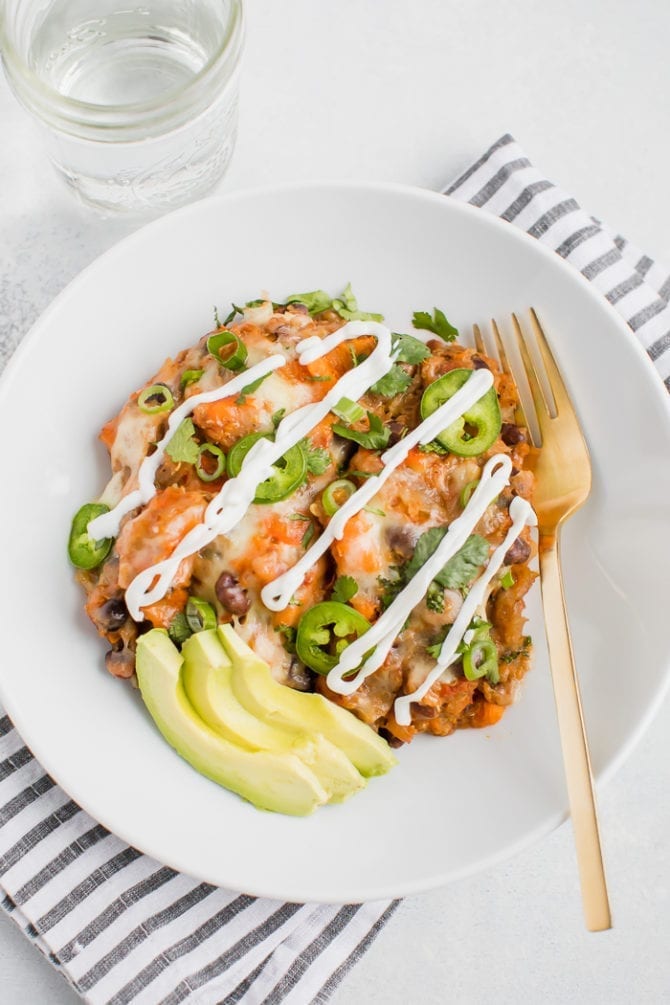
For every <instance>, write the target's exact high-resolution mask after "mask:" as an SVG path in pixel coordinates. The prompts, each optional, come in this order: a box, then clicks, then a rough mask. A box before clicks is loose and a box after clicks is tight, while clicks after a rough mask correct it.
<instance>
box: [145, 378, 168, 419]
mask: <svg viewBox="0 0 670 1005" xmlns="http://www.w3.org/2000/svg"><path fill="white" fill-rule="evenodd" d="M137 404H138V406H139V409H140V411H141V412H144V414H145V415H156V414H157V413H158V412H169V411H170V410H171V409H172V408H174V398H173V397H172V391H171V390H170V388H169V387H168V386H167V385H166V384H152V385H151V386H150V387H145V388H144V390H143V391H140V394H139V397H138V399H137Z"/></svg>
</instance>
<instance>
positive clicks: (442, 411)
mask: <svg viewBox="0 0 670 1005" xmlns="http://www.w3.org/2000/svg"><path fill="white" fill-rule="evenodd" d="M492 386H493V375H492V374H491V372H490V371H489V370H474V371H473V373H472V376H471V377H470V378H469V380H468V381H467V382H466V383H465V384H464V385H463V387H462V388H461V389H460V390H459V391H458V392H457V393H456V394H454V395H453V396H452V397H451V398H450V399H449V401H447V402H445V403H444V404H443V405H441V406H440V407H439V408H438V409H437V411H435V412H433V414H432V415H430V416H429V417H428V418H427V419H424V421H423V422H422V423H420V425H418V426H417V427H416V429H413V430H412V431H411V432H410V433H408V434H407V436H404V437H403V438H402V440H399V441H398V443H396V444H395V445H394V446H392V447H391V448H390V449H389V450H387V451H385V453H383V454H382V456H381V461H382V464H383V465H384V467H383V468H382V470H381V471H380V472H379V474H378V475H375V476H374V478H367V479H366V481H365V484H364V485H362V486H361V487H360V488H359V489H357V490H356V492H354V493H353V494H352V495H351V496H350V497H349V498H348V499H347V501H346V502H345V503H344V504H343V505H342V506H341V507H340V508H339V509H338V510H337V512H336V513H335V515H334V516H333V517H332V519H331V520H330V522H329V524H328V526H327V527H326V529H325V530H324V531H323V533H322V534H321V535H320V536H319V537H318V538H317V540H316V541H315V542H314V544H313V545H312V546H311V547H310V548H309V549H308V550H307V551H306V552H305V554H304V555H303V556H302V558H300V559H299V560H298V561H297V562H296V564H295V565H294V566H292V568H290V569H289V570H288V572H285V573H283V574H282V575H281V576H278V577H277V578H276V579H274V580H272V582H271V583H268V584H267V586H264V587H263V589H262V590H261V599H262V601H263V603H264V604H265V606H266V607H267V608H269V610H271V611H283V610H284V608H286V607H288V605H289V603H290V601H291V597H292V596H293V594H294V593H295V591H296V590H297V589H298V587H299V586H300V585H301V584H302V582H303V580H304V578H305V576H306V575H307V572H308V571H309V569H311V567H312V566H313V565H314V564H315V563H316V562H317V561H318V559H319V558H321V556H322V555H325V553H326V552H327V551H328V549H329V548H330V546H331V544H332V543H333V541H335V540H340V539H341V538H342V535H343V534H344V530H345V527H346V525H347V522H348V521H349V520H350V519H351V518H352V517H353V516H355V515H356V513H359V512H360V511H361V510H362V509H363V508H364V507H365V506H367V504H368V503H369V502H370V500H371V499H372V498H373V496H375V495H376V494H377V492H379V490H380V489H381V487H382V485H384V483H385V482H386V481H388V479H389V478H390V477H391V475H392V474H393V472H394V471H395V470H396V468H398V467H399V466H400V465H401V464H402V462H403V461H404V460H405V458H406V457H407V455H408V454H409V452H410V450H412V448H413V447H416V446H417V445H418V444H419V443H421V444H426V443H430V441H431V440H434V439H435V437H436V436H437V434H438V433H439V432H441V430H443V429H446V427H447V426H449V425H451V423H452V422H454V421H455V420H456V419H457V418H458V417H459V416H460V415H462V414H463V412H465V411H466V410H467V409H468V408H469V407H470V405H473V404H474V403H475V402H476V401H479V399H480V398H481V396H482V395H483V394H485V393H486V391H488V389H489V388H490V387H492ZM498 491H499V490H498ZM495 494H496V495H497V493H495ZM426 589H427V587H426ZM419 599H420V598H419ZM415 603H418V600H417V601H415ZM386 614H388V611H387V612H386ZM386 614H384V615H382V618H381V619H380V620H382V621H383V620H384V618H386ZM405 616H406V615H405ZM405 616H403V617H402V619H401V621H400V624H401V625H402V624H403V622H404V620H405ZM376 624H379V622H377V623H376ZM385 624H388V619H387V620H386V621H385ZM350 648H351V646H349V647H348V649H347V651H348V650H349V649H350ZM369 648H370V647H369V646H366V649H365V651H366V652H367V650H368V649H369ZM355 666H357V663H354V664H353V666H352V667H350V668H349V669H350V670H351V669H353V667H355ZM357 686H358V685H357ZM333 690H335V689H334V688H333ZM353 690H355V688H354V689H353ZM340 693H342V694H349V693H351V692H348V691H347V692H344V691H343V692H340Z"/></svg>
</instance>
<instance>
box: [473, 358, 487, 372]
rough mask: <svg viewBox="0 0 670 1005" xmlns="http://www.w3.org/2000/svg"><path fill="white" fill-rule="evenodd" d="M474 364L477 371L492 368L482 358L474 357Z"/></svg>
mask: <svg viewBox="0 0 670 1005" xmlns="http://www.w3.org/2000/svg"><path fill="white" fill-rule="evenodd" d="M472 362H473V364H474V368H475V370H490V369H491V367H490V366H489V365H488V363H486V362H485V361H484V360H483V359H482V358H481V356H473V357H472Z"/></svg>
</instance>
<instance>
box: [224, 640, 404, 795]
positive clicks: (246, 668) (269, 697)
mask: <svg viewBox="0 0 670 1005" xmlns="http://www.w3.org/2000/svg"><path fill="white" fill-rule="evenodd" d="M217 630H218V632H219V637H220V639H221V641H222V642H223V646H224V648H225V650H226V653H227V654H228V656H229V658H230V659H231V661H232V664H233V672H232V676H231V681H232V685H233V691H234V692H235V694H236V695H237V697H238V698H239V700H240V702H241V703H242V705H244V707H245V708H247V709H248V710H249V712H252V713H253V714H254V715H255V716H257V717H258V718H259V719H263V720H264V721H265V722H270V723H272V724H274V725H276V724H279V725H282V726H292V727H293V728H294V729H301V730H309V731H310V732H312V731H314V732H318V733H322V734H323V736H325V737H326V739H328V740H330V742H331V743H334V744H335V746H337V747H339V748H340V750H342V751H344V753H345V754H346V755H347V757H348V758H349V760H350V761H351V763H352V764H353V765H354V766H355V767H356V768H358V770H359V771H360V773H361V774H362V775H364V776H365V777H366V778H369V777H371V776H373V775H384V774H386V772H387V771H388V770H389V769H390V768H392V767H393V765H394V764H396V763H397V761H396V759H395V757H394V756H393V753H392V751H391V748H390V747H389V745H388V743H387V742H386V740H384V739H382V737H381V736H378V734H377V733H375V731H374V730H373V729H371V728H370V727H369V726H366V724H365V723H364V722H361V721H360V719H357V718H356V716H355V715H354V714H353V713H352V712H348V711H347V710H346V709H345V708H341V707H340V706H339V705H335V704H333V702H331V701H328V699H327V698H324V697H323V695H321V694H305V693H304V692H303V691H294V690H293V689H292V688H290V687H285V686H284V685H283V684H279V683H278V682H277V681H276V680H275V679H274V678H273V676H272V674H271V672H270V667H269V666H268V664H267V663H266V662H265V661H264V660H262V659H260V658H259V657H258V656H256V654H255V653H254V652H253V650H252V649H250V648H249V646H248V645H247V644H246V642H244V641H243V640H242V639H241V638H240V636H239V635H238V634H237V633H236V632H235V631H234V629H233V628H232V626H231V625H219V627H218V629H217Z"/></svg>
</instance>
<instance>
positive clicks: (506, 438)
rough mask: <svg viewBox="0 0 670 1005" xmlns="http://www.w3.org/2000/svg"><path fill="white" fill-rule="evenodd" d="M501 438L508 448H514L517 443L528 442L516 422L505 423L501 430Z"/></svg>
mask: <svg viewBox="0 0 670 1005" xmlns="http://www.w3.org/2000/svg"><path fill="white" fill-rule="evenodd" d="M500 437H501V439H502V441H503V443H506V444H507V446H508V447H514V446H516V444H517V443H525V442H526V434H525V432H524V430H523V429H521V427H520V426H517V425H516V423H515V422H503V424H502V428H501V430H500Z"/></svg>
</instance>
